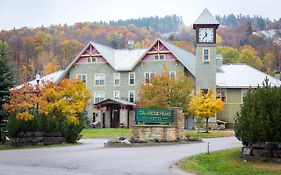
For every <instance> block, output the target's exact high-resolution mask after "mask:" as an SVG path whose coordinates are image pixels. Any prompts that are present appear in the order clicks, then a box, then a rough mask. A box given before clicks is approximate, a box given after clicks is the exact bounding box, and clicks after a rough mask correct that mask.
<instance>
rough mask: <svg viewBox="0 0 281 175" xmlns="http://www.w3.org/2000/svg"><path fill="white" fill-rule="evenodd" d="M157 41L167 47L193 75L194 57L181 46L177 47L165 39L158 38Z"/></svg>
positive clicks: (194, 69)
mask: <svg viewBox="0 0 281 175" xmlns="http://www.w3.org/2000/svg"><path fill="white" fill-rule="evenodd" d="M159 41H160V42H161V43H162V44H163V45H164V46H166V47H167V49H169V51H170V52H172V54H173V55H174V56H175V57H176V58H177V59H178V60H179V61H180V62H181V63H182V64H183V65H184V67H185V68H187V69H188V70H189V71H190V73H191V74H192V75H193V76H195V73H196V57H195V56H194V55H193V54H192V53H190V52H188V51H186V50H184V49H182V48H179V47H177V46H175V45H173V44H171V43H169V42H167V41H164V40H162V39H159Z"/></svg>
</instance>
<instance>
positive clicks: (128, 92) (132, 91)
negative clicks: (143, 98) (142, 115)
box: [128, 91, 136, 103]
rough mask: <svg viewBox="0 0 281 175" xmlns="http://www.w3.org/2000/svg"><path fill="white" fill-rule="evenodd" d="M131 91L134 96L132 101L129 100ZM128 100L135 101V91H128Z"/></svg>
mask: <svg viewBox="0 0 281 175" xmlns="http://www.w3.org/2000/svg"><path fill="white" fill-rule="evenodd" d="M131 93H133V96H134V98H133V102H131V101H130V95H131ZM128 101H129V102H131V103H135V101H136V92H135V91H128Z"/></svg>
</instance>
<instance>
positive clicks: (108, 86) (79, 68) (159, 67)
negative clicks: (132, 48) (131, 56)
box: [69, 60, 185, 104]
mask: <svg viewBox="0 0 281 175" xmlns="http://www.w3.org/2000/svg"><path fill="white" fill-rule="evenodd" d="M164 65H165V66H166V67H167V69H168V70H169V71H176V77H179V76H180V75H184V73H185V68H184V66H183V65H182V64H181V63H179V62H176V61H175V60H163V61H145V62H143V63H142V64H140V63H139V64H138V65H137V66H136V67H135V68H134V69H133V70H132V71H130V72H135V85H134V86H132V85H129V72H116V71H115V70H114V69H113V68H112V67H111V66H110V65H109V64H106V63H97V64H94V63H90V64H87V63H84V64H76V65H75V66H73V67H72V68H71V69H70V71H69V78H75V77H76V75H77V74H87V88H88V89H90V90H91V95H92V99H91V100H90V103H91V104H93V103H94V99H93V98H94V92H95V91H104V92H105V98H113V91H120V98H122V99H125V100H128V91H135V95H136V99H138V97H137V96H138V91H139V85H140V84H141V83H143V82H144V73H145V72H155V73H156V74H160V73H162V72H163V66H164ZM96 73H104V74H105V85H104V86H95V85H94V79H95V74H96ZM114 73H120V86H114Z"/></svg>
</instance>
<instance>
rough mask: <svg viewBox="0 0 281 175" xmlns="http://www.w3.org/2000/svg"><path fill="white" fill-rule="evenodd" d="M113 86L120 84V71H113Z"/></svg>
mask: <svg viewBox="0 0 281 175" xmlns="http://www.w3.org/2000/svg"><path fill="white" fill-rule="evenodd" d="M114 86H120V73H114Z"/></svg>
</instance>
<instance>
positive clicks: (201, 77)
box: [196, 44, 217, 92]
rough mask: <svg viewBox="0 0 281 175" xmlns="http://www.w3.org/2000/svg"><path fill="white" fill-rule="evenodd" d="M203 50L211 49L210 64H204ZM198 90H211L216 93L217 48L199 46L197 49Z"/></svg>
mask: <svg viewBox="0 0 281 175" xmlns="http://www.w3.org/2000/svg"><path fill="white" fill-rule="evenodd" d="M203 48H208V49H210V52H209V54H210V62H209V63H206V62H203ZM196 59H197V62H196V90H197V89H209V88H211V89H212V90H213V91H214V92H215V91H216V70H217V67H216V47H214V46H213V47H212V46H204V45H199V44H198V45H197V47H196Z"/></svg>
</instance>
